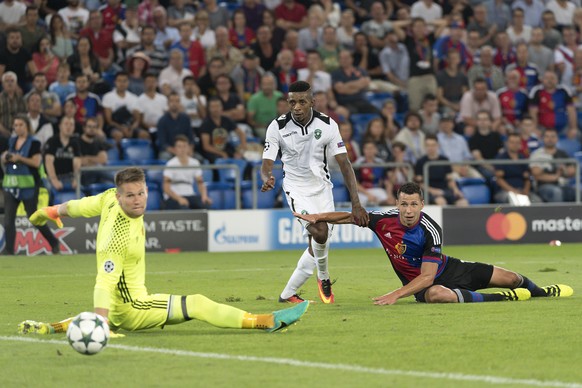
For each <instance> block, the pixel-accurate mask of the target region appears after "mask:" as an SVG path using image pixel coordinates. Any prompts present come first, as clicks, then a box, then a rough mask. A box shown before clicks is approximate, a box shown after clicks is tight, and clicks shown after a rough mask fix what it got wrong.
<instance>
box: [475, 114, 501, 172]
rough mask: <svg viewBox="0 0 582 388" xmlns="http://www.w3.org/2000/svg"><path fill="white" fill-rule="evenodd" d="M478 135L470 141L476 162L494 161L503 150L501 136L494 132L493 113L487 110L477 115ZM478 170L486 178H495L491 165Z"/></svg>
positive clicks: (485, 165)
mask: <svg viewBox="0 0 582 388" xmlns="http://www.w3.org/2000/svg"><path fill="white" fill-rule="evenodd" d="M476 128H477V131H476V133H475V134H474V135H473V136H471V138H470V139H469V149H470V150H471V153H472V154H473V158H474V159H475V160H492V159H495V158H496V157H497V155H498V154H499V152H500V151H501V149H502V148H503V141H502V140H501V135H499V133H498V132H495V131H494V130H493V124H492V117H491V113H489V111H486V110H482V111H479V112H478V113H477V120H476ZM477 170H478V171H479V172H480V173H481V175H483V176H484V177H485V178H487V179H490V178H492V177H493V174H494V170H495V169H494V168H493V166H491V165H489V164H484V165H480V166H479V167H477Z"/></svg>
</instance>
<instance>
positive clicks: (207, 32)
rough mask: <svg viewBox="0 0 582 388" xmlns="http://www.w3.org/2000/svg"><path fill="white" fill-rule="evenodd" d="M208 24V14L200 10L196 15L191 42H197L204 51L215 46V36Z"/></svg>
mask: <svg viewBox="0 0 582 388" xmlns="http://www.w3.org/2000/svg"><path fill="white" fill-rule="evenodd" d="M209 23H210V18H209V16H208V12H206V10H200V11H199V12H198V13H197V14H196V27H195V28H194V32H193V36H192V40H198V41H199V42H200V44H201V45H202V47H204V49H208V48H210V47H213V46H215V45H216V34H215V33H214V30H213V29H212V28H211V27H210V25H209ZM224 25H226V24H224Z"/></svg>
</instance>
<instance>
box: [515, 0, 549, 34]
mask: <svg viewBox="0 0 582 388" xmlns="http://www.w3.org/2000/svg"><path fill="white" fill-rule="evenodd" d="M511 8H513V9H514V10H516V9H521V10H522V12H523V15H524V24H525V25H526V26H529V27H532V28H536V27H539V26H540V25H541V23H542V12H544V2H543V1H542V0H517V1H514V2H513V4H512V5H511Z"/></svg>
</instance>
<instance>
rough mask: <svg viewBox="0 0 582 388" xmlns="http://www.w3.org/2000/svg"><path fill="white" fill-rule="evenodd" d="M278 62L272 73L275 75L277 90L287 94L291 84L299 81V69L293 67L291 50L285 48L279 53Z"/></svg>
mask: <svg viewBox="0 0 582 388" xmlns="http://www.w3.org/2000/svg"><path fill="white" fill-rule="evenodd" d="M277 63H278V64H279V66H277V67H275V68H274V69H273V70H272V71H271V73H272V74H273V75H274V76H275V81H276V86H277V90H278V91H280V92H281V93H283V95H287V93H288V92H289V85H291V84H292V83H293V82H295V81H297V70H296V69H294V68H293V53H292V52H291V50H287V49H283V50H281V51H279V54H278V55H277Z"/></svg>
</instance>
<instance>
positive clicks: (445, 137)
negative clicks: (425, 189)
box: [437, 116, 482, 178]
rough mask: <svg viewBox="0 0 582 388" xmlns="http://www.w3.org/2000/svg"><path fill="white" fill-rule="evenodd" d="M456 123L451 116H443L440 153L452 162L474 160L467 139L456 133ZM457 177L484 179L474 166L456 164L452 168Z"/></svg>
mask: <svg viewBox="0 0 582 388" xmlns="http://www.w3.org/2000/svg"><path fill="white" fill-rule="evenodd" d="M454 128H455V121H454V120H453V118H452V117H451V116H443V117H442V118H441V120H440V125H439V133H438V134H437V140H438V142H439V144H440V147H441V149H440V153H441V154H442V155H443V156H445V157H446V158H447V159H448V160H450V161H451V162H465V161H469V160H472V159H473V155H472V154H471V151H469V144H468V143H467V140H465V137H463V136H461V135H459V134H458V133H455V131H454V130H453V129H454ZM451 168H452V170H453V173H455V174H456V175H455V178H456V177H463V178H482V176H481V174H479V172H478V171H477V170H476V169H475V168H474V167H472V166H469V165H459V164H455V165H453V166H451Z"/></svg>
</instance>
